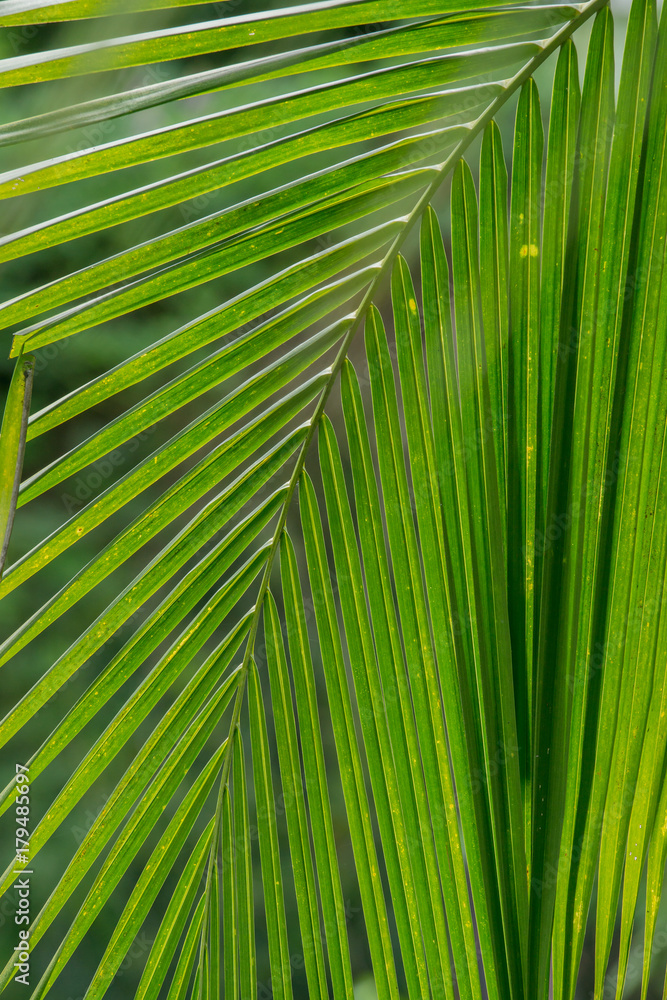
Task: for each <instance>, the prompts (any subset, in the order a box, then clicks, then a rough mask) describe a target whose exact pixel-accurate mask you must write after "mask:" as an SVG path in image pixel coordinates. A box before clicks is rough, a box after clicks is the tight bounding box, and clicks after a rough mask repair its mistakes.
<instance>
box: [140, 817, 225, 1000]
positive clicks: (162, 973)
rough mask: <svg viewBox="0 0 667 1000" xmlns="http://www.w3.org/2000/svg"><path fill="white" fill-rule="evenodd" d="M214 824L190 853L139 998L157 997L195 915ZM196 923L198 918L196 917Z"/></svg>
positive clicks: (145, 968) (143, 976)
mask: <svg viewBox="0 0 667 1000" xmlns="http://www.w3.org/2000/svg"><path fill="white" fill-rule="evenodd" d="M212 832H213V828H212V826H210V825H209V826H208V827H207V829H206V830H205V832H204V834H203V835H202V836H201V837H200V838H199V841H198V843H197V845H196V847H195V849H194V851H193V852H192V854H191V855H190V858H189V859H188V862H187V864H186V865H185V867H184V868H183V872H182V874H181V877H180V879H179V881H178V885H177V887H176V891H175V892H174V894H173V896H172V898H171V899H170V901H169V905H168V907H167V911H166V913H165V915H164V917H163V920H162V923H161V924H160V929H159V930H158V932H157V935H156V937H155V940H154V941H153V945H152V947H151V950H150V953H149V956H148V960H147V962H146V965H145V966H144V971H143V973H142V975H141V980H140V982H139V986H138V988H137V992H136V994H135V995H136V997H137V1000H153V998H154V997H156V996H157V992H158V989H159V987H160V984H161V983H162V982H164V980H165V979H166V976H167V972H168V970H169V968H170V966H171V963H172V960H173V958H174V955H175V954H176V950H177V948H178V944H179V942H180V941H181V938H182V937H183V932H184V931H185V925H186V922H187V920H188V917H190V915H191V911H192V907H193V905H194V900H195V897H196V895H197V890H198V888H199V885H200V880H201V876H202V873H203V871H204V864H205V862H206V856H207V854H208V851H209V849H210V843H211V834H212ZM195 924H196V920H195Z"/></svg>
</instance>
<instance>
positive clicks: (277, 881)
mask: <svg viewBox="0 0 667 1000" xmlns="http://www.w3.org/2000/svg"><path fill="white" fill-rule="evenodd" d="M248 710H249V714H250V738H251V742H252V765H253V775H254V785H255V795H256V796H257V811H258V813H259V814H260V815H261V816H265V817H266V823H262V825H261V826H260V827H259V832H258V839H259V852H260V857H261V861H262V881H263V884H264V906H265V915H266V930H267V934H268V941H269V945H268V947H269V960H270V962H271V985H272V988H273V992H274V995H275V996H276V997H277V998H278V1000H285V998H287V1000H289V998H291V996H292V969H291V965H290V953H289V945H288V942H287V924H286V922H285V904H284V893H283V880H282V875H281V870H280V848H279V846H278V830H277V827H276V809H275V794H274V791H273V780H272V777H271V760H270V755H269V743H268V737H267V733H266V716H265V711H264V702H263V699H262V689H261V686H260V681H259V677H258V675H257V667H256V665H255V663H254V661H251V662H250V666H249V670H248Z"/></svg>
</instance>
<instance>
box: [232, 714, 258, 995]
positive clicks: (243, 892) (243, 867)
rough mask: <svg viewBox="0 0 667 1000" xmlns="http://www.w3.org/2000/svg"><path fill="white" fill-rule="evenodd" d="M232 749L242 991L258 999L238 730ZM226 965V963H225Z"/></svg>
mask: <svg viewBox="0 0 667 1000" xmlns="http://www.w3.org/2000/svg"><path fill="white" fill-rule="evenodd" d="M232 738H233V746H232V754H233V761H232V775H233V778H232V782H233V783H232V794H233V798H234V853H233V858H232V859H230V860H229V862H228V863H230V864H231V867H232V870H233V875H234V892H235V895H236V901H237V906H238V909H237V923H236V930H237V933H238V962H239V987H240V991H241V1000H244V998H245V997H254V996H255V993H256V989H257V963H256V958H255V921H254V901H253V892H254V890H253V880H252V845H251V841H250V821H249V818H248V798H247V787H246V777H245V760H244V756H243V743H242V742H241V733H240V732H239V730H238V729H237V730H235V732H234V734H233V737H232ZM225 961H226V959H225Z"/></svg>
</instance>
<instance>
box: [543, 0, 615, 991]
mask: <svg viewBox="0 0 667 1000" xmlns="http://www.w3.org/2000/svg"><path fill="white" fill-rule="evenodd" d="M613 121H614V94H613V30H612V22H611V16H610V14H609V12H608V11H602V12H601V13H600V14H599V15H598V17H597V18H596V21H595V24H594V26H593V33H592V35H591V43H590V47H589V53H588V58H587V62H586V73H585V76H584V87H583V93H582V105H581V120H580V127H579V139H578V150H577V160H576V169H577V179H576V183H577V190H576V215H575V218H574V220H573V223H572V225H573V233H572V239H573V247H574V249H573V252H574V253H575V260H576V264H575V267H576V271H575V274H576V279H575V278H574V277H573V280H572V282H571V284H570V286H569V287H568V289H567V293H568V301H567V305H566V307H565V310H564V314H563V319H562V321H561V331H562V335H561V340H560V344H561V345H562V348H561V352H560V353H561V356H562V360H563V364H562V376H561V383H560V388H559V383H558V375H557V379H556V393H558V392H559V391H560V392H562V393H564V394H565V396H568V395H570V394H571V395H570V401H568V402H567V404H566V405H567V406H568V407H569V408H570V409H569V416H568V417H567V418H566V420H565V422H564V425H563V428H562V430H561V433H562V434H564V436H565V441H566V443H565V445H564V448H565V452H564V454H563V456H562V457H563V458H565V456H567V458H566V460H567V461H568V466H569V484H568V486H567V491H568V492H567V495H566V498H565V502H564V504H563V506H562V507H560V508H558V509H556V510H555V511H554V512H553V522H554V524H558V521H557V520H556V518H557V517H559V516H560V518H561V523H563V522H562V518H563V516H565V517H566V518H567V520H566V522H564V526H563V528H561V531H563V530H566V531H567V534H566V536H565V539H564V552H563V555H562V558H563V559H564V572H563V579H562V581H561V584H560V586H561V589H562V594H563V599H562V601H561V607H560V609H559V614H560V627H559V633H558V636H559V647H558V650H557V655H558V656H559V657H560V656H562V657H563V661H564V678H565V683H567V684H568V685H569V686H570V687H571V689H572V693H573V697H572V709H571V736H570V741H569V748H568V764H567V791H566V802H565V815H564V822H563V833H562V848H561V854H560V858H559V864H558V869H557V871H558V886H557V892H556V911H555V927H554V963H555V968H557V969H558V970H559V971H558V974H557V978H558V990H559V998H558V1000H561V998H563V1000H570V998H571V997H572V995H573V991H574V986H575V983H574V978H575V975H576V972H575V969H576V967H577V966H578V963H579V958H580V954H581V948H582V945H583V935H584V931H585V926H586V917H587V915H588V905H589V901H590V891H591V888H592V877H593V874H594V866H595V862H596V860H597V850H598V847H599V827H598V825H597V823H596V822H594V821H593V822H591V823H590V825H589V828H588V830H587V832H586V833H585V834H582V831H580V830H578V829H577V828H576V826H575V824H576V820H577V809H578V807H579V801H580V796H584V797H587V796H588V795H589V794H590V786H589V783H590V779H591V777H592V772H593V761H592V759H591V753H592V749H591V741H592V745H593V746H594V744H595V736H594V733H593V732H591V728H590V727H589V725H587V723H588V719H587V710H588V701H589V699H590V698H591V697H592V696H594V695H593V692H594V690H595V687H596V681H595V679H593V683H592V688H593V692H591V691H590V690H589V677H590V673H591V671H590V670H589V665H590V656H591V652H592V648H591V645H590V640H589V638H588V634H587V630H586V629H585V628H584V629H583V631H580V627H581V626H582V625H583V622H584V619H585V616H582V615H581V614H580V602H581V600H582V599H583V598H585V597H586V595H587V597H588V600H592V599H593V598H594V596H595V595H594V594H593V591H592V589H591V588H590V587H587V586H586V585H585V582H584V576H585V575H586V573H587V570H588V567H587V566H585V565H584V563H583V553H584V541H585V531H586V527H587V520H588V519H587V517H586V513H587V511H586V507H585V497H586V491H587V489H588V486H589V466H588V454H589V453H588V436H589V434H590V396H591V393H592V391H593V383H592V373H593V360H594V358H593V354H594V351H593V344H594V341H593V332H594V325H595V319H596V308H597V303H598V293H599V279H600V254H599V247H600V241H601V238H602V227H603V221H604V197H603V193H604V192H605V190H606V185H607V170H608V162H609V151H610V146H611V133H612V127H613ZM570 310H571V311H570ZM555 405H556V406H557V405H558V403H557V402H556V404H555ZM582 510H583V511H584V515H583V516H579V513H580V511H582ZM568 511H569V512H570V513H569V515H568ZM575 512H576V515H577V516H574V514H575ZM551 521H552V514H551V512H547V530H548V528H549V526H550V524H551ZM557 537H558V536H557ZM597 600H598V601H600V600H604V597H603V595H602V594H598V595H597ZM584 635H585V636H586V642H585V644H584V645H583V646H582V644H581V640H582V639H583V636H584ZM584 747H586V749H584ZM606 778H607V774H606V771H605V773H604V776H603V778H602V787H605V789H606ZM598 785H600V782H598ZM589 808H590V807H589ZM593 815H594V810H591V811H590V812H589V813H588V820H591V821H592V820H593ZM583 816H584V821H585V822H587V820H586V812H585V807H584V813H583ZM577 836H578V837H579V841H578V842H577V844H576V855H575V837H577ZM561 991H562V992H561Z"/></svg>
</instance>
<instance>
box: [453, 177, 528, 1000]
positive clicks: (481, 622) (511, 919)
mask: <svg viewBox="0 0 667 1000" xmlns="http://www.w3.org/2000/svg"><path fill="white" fill-rule="evenodd" d="M478 238H479V237H478V214H477V198H476V194H475V190H474V184H473V180H472V176H471V173H470V169H469V168H468V166H467V164H465V163H464V162H463V161H462V162H461V163H460V164H459V165H458V166H457V168H456V170H455V172H454V178H453V181H452V251H453V252H452V262H453V287H454V307H455V317H456V337H457V357H458V371H459V385H460V397H461V417H462V422H463V425H464V427H466V430H467V432H468V433H471V432H472V435H473V440H474V441H477V442H479V445H478V447H477V448H476V449H473V450H471V449H468V451H467V452H466V456H465V459H466V461H465V468H466V477H467V489H468V495H469V502H470V515H471V521H470V527H469V530H470V535H471V541H472V544H473V547H474V550H475V551H476V553H477V557H476V561H477V565H475V566H474V568H473V573H474V576H473V581H472V582H473V588H474V589H473V591H472V593H473V595H474V598H473V599H474V601H475V603H476V605H477V612H476V621H477V628H476V629H475V634H474V636H473V641H474V643H475V647H476V648H475V650H474V670H475V674H476V685H477V705H476V706H475V708H476V711H477V712H478V713H479V720H480V729H481V737H482V745H483V754H484V762H485V770H486V774H487V782H488V789H489V809H490V821H491V829H492V835H493V843H494V854H495V863H496V879H497V881H498V889H499V897H500V898H499V902H500V907H501V911H502V925H503V934H504V936H505V950H506V956H507V962H508V972H509V976H510V988H511V990H512V992H513V995H516V996H517V997H518V996H520V995H521V993H522V991H523V990H525V976H526V963H527V955H526V953H525V942H526V932H527V921H528V885H527V878H526V850H525V832H524V821H522V820H521V819H520V817H521V814H522V812H523V807H522V798H521V784H520V774H519V756H520V744H519V739H518V731H517V709H516V706H515V695H514V690H515V682H514V678H513V676H512V667H513V660H512V647H511V644H510V629H509V613H508V591H507V585H506V583H505V575H504V566H505V556H504V550H503V546H502V531H501V516H500V498H499V494H498V474H497V470H496V465H495V449H494V445H493V438H492V436H491V434H490V433H489V428H490V426H491V424H492V417H491V409H490V407H491V402H490V393H489V385H488V378H487V377H486V374H485V373H486V362H485V354H484V340H483V332H482V328H481V322H482V320H481V289H480V273H479V258H478V251H477V245H478ZM519 704H520V703H519ZM499 750H502V752H503V755H504V760H505V766H504V767H503V768H497V767H496V768H492V767H491V764H492V762H493V760H494V757H495V756H496V755H497V753H498V752H499ZM494 772H495V773H494Z"/></svg>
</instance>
